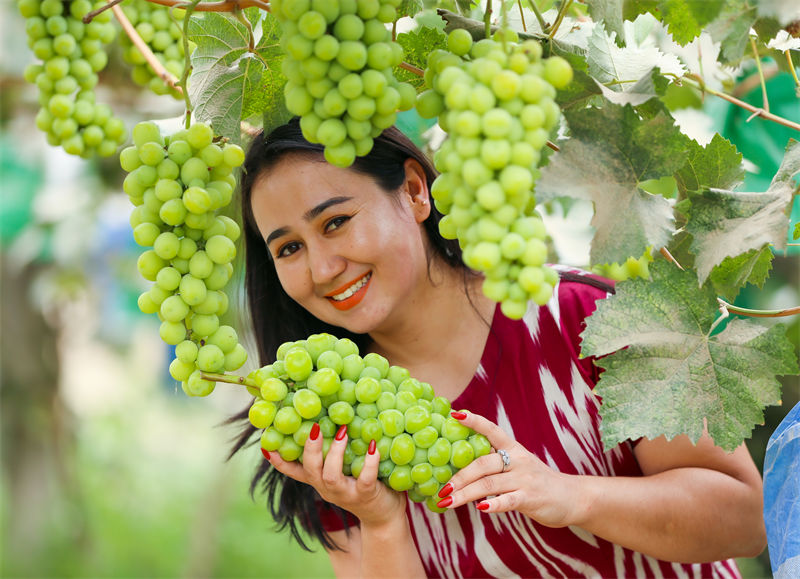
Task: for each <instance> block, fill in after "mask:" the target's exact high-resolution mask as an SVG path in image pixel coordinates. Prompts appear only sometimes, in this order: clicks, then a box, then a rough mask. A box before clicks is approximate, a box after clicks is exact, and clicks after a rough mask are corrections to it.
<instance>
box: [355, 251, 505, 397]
mask: <svg viewBox="0 0 800 579" xmlns="http://www.w3.org/2000/svg"><path fill="white" fill-rule="evenodd" d="M429 281H430V283H428V284H426V287H425V288H424V291H420V292H418V294H417V295H415V296H410V297H409V300H408V303H407V304H406V307H405V308H403V311H402V312H398V316H396V318H395V319H394V320H393V321H392V323H391V325H390V326H388V327H387V328H386V329H382V330H380V331H377V332H373V333H371V334H370V338H372V344H371V346H370V348H369V349H370V350H371V351H374V352H377V353H379V354H381V355H382V356H385V357H386V358H387V359H388V360H389V361H390V362H391V363H392V364H395V365H398V366H403V367H405V368H408V369H409V370H410V371H411V375H412V376H414V377H415V378H418V379H420V380H425V381H428V382H431V383H432V384H433V385H434V388H436V391H437V394H445V395H448V397H451V396H452V395H453V394H454V393H456V391H458V393H460V390H459V388H461V389H463V387H465V386H466V384H467V383H468V378H470V377H471V376H472V374H473V373H474V371H475V369H476V367H477V365H478V363H479V362H480V357H481V354H482V352H483V347H484V345H485V343H486V337H487V336H488V332H489V327H490V325H491V321H492V316H493V314H494V309H495V303H494V302H493V301H491V300H489V299H488V298H486V297H485V296H484V295H483V293H482V292H481V289H480V286H481V282H482V279H481V278H480V277H477V276H474V275H469V274H468V275H467V276H466V278H465V276H464V271H463V270H461V269H458V270H456V269H453V268H451V267H447V266H443V265H439V267H434V266H432V267H431V272H430V280H429ZM450 378H452V380H451V379H450ZM465 378H466V379H467V380H466V382H465V381H464V380H465ZM448 383H449V384H448ZM437 384H438V385H437ZM445 391H446V392H445Z"/></svg>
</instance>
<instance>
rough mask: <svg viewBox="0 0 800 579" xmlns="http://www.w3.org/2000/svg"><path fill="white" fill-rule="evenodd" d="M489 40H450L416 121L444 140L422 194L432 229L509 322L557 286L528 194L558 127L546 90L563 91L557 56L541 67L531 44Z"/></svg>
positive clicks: (429, 78) (465, 36) (434, 56)
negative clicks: (477, 274)
mask: <svg viewBox="0 0 800 579" xmlns="http://www.w3.org/2000/svg"><path fill="white" fill-rule="evenodd" d="M498 35H499V36H496V39H484V40H481V41H479V42H477V43H474V44H473V42H472V37H471V36H470V35H469V33H468V32H467V31H465V30H463V29H456V30H454V31H452V32H451V33H450V34H449V36H448V50H438V51H434V52H432V53H431V55H430V57H429V60H428V68H427V70H426V72H425V78H426V82H427V83H428V85H429V86H430V87H431V88H430V89H429V90H427V91H425V92H423V93H422V94H421V95H420V96H419V98H418V102H417V111H418V112H419V113H420V115H421V116H423V117H428V118H432V117H435V116H439V124H440V126H441V127H442V129H443V130H445V131H446V132H447V133H448V138H447V139H446V140H445V141H444V143H443V144H442V146H441V148H440V149H439V150H438V151H437V152H436V155H435V156H434V163H435V165H436V168H437V169H438V170H439V171H440V175H439V177H437V179H436V181H435V182H434V183H433V186H432V188H431V194H432V195H433V198H434V200H435V203H436V207H437V208H438V209H439V210H440V211H441V212H442V213H444V214H445V216H444V218H443V219H442V220H441V222H440V224H439V229H440V231H441V233H442V235H443V236H444V237H446V238H448V239H458V240H459V243H460V244H461V247H462V248H463V257H464V263H466V264H467V265H468V266H469V267H471V268H472V269H475V270H478V271H481V272H483V273H484V274H485V280H484V283H483V292H484V294H486V296H488V297H489V298H491V299H493V300H494V301H497V302H500V304H501V309H502V311H503V313H504V314H505V315H506V316H508V317H509V318H514V319H519V318H521V317H522V316H523V315H524V314H525V311H526V309H527V303H528V301H529V300H533V301H534V302H535V303H537V304H539V305H544V304H545V303H546V302H547V301H548V300H549V299H550V297H551V295H552V292H553V286H554V285H555V283H556V281H557V279H558V275H557V274H556V272H555V271H554V270H553V269H552V268H550V267H548V266H546V265H545V261H546V258H547V245H546V243H545V238H546V232H545V229H544V226H543V224H542V221H541V218H540V217H539V216H538V215H537V214H536V212H535V205H536V201H535V198H534V193H533V189H534V184H535V182H536V179H537V178H538V177H539V170H538V168H537V167H538V165H539V161H540V160H541V151H542V149H543V148H544V147H545V145H546V143H547V138H548V136H549V134H550V132H551V131H552V130H553V129H554V128H555V127H556V125H557V124H558V121H559V118H560V109H559V107H558V105H557V104H556V103H555V100H554V98H555V95H556V89H558V88H563V87H564V86H566V85H567V84H568V83H569V82H570V80H571V78H572V69H571V68H570V66H569V64H568V63H567V61H566V60H564V59H563V58H560V57H557V56H556V57H551V58H548V59H546V60H542V59H541V52H542V49H541V46H540V45H539V43H538V42H536V41H532V40H530V41H526V42H523V43H521V44H518V43H516V34H515V33H513V32H512V31H508V30H501V31H500V32H499V33H498Z"/></svg>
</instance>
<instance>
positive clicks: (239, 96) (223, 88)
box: [189, 12, 265, 143]
mask: <svg viewBox="0 0 800 579" xmlns="http://www.w3.org/2000/svg"><path fill="white" fill-rule="evenodd" d="M249 38H250V36H249V32H248V30H247V27H246V26H244V24H242V23H241V22H239V21H238V20H235V19H233V18H230V17H226V16H222V15H221V14H217V13H215V12H206V13H204V14H203V16H202V17H201V18H197V17H193V18H191V19H190V21H189V39H190V40H191V41H192V42H194V43H195V44H196V45H197V48H196V49H195V50H194V52H193V53H192V67H193V70H192V76H191V78H190V81H189V97H190V100H191V101H192V103H193V105H194V111H193V112H194V115H195V117H196V118H197V119H198V120H201V121H206V122H211V124H212V125H213V127H214V131H215V132H216V133H217V134H218V135H221V136H223V137H228V138H229V139H231V140H232V141H233V142H235V143H237V142H239V141H240V140H241V129H240V124H241V120H242V110H243V102H244V95H245V94H247V93H249V92H250V91H257V90H259V87H260V85H261V76H262V73H263V72H264V69H265V66H264V63H263V61H262V60H261V59H260V58H258V57H257V56H255V55H254V54H252V53H250V52H248V50H247V47H248V42H249Z"/></svg>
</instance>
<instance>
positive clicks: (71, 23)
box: [17, 0, 128, 158]
mask: <svg viewBox="0 0 800 579" xmlns="http://www.w3.org/2000/svg"><path fill="white" fill-rule="evenodd" d="M104 4H105V2H96V3H93V2H91V1H90V0H68V1H62V0H17V6H18V8H19V10H20V12H21V13H22V15H23V16H24V17H25V30H26V32H27V36H28V46H29V47H30V49H31V50H32V51H33V54H34V56H36V58H37V59H39V60H40V61H41V62H36V63H33V64H30V65H28V67H27V68H26V69H25V80H26V81H28V82H30V83H32V84H35V85H36V87H37V88H38V89H39V105H40V107H41V108H40V109H39V112H38V113H37V115H36V126H37V127H38V128H39V129H40V130H41V131H43V132H44V133H46V134H47V142H48V143H49V144H50V145H52V146H61V147H62V148H63V149H64V150H65V151H66V152H67V153H69V154H70V155H79V156H81V157H86V158H88V157H91V156H93V155H94V154H97V155H100V156H102V157H110V156H111V155H113V154H114V153H116V151H117V148H118V147H119V145H120V144H122V143H123V142H124V141H125V139H127V137H128V131H127V129H126V128H125V124H124V123H123V122H122V120H121V119H119V118H117V117H115V116H114V115H113V114H112V111H111V108H110V107H109V106H108V105H106V104H100V103H96V102H95V94H94V87H95V86H96V85H97V82H98V76H97V74H98V73H99V72H100V71H101V70H103V69H104V68H105V66H106V63H107V62H108V57H107V56H106V53H105V51H104V50H103V46H104V45H105V44H108V43H110V42H111V41H112V40H114V37H115V36H116V32H117V31H116V28H115V27H114V25H113V23H112V22H111V20H110V18H111V15H110V13H109V12H103V13H100V14H98V15H97V16H95V17H94V18H93V19H92V21H91V22H89V23H88V24H84V23H83V20H82V19H83V17H84V16H85V15H86V14H88V13H89V12H90V11H91V10H92V9H93V8H95V7H97V6H102V5H104Z"/></svg>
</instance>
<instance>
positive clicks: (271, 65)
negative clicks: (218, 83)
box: [241, 11, 286, 119]
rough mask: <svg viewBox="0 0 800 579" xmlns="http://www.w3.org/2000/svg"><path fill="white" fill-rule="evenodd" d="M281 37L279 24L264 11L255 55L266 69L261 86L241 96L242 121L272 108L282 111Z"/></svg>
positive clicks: (283, 107) (283, 78)
mask: <svg viewBox="0 0 800 579" xmlns="http://www.w3.org/2000/svg"><path fill="white" fill-rule="evenodd" d="M259 12H261V11H259ZM280 36H281V28H280V24H279V23H278V21H277V19H276V18H275V17H274V16H273V15H272V14H271V13H269V12H266V13H265V16H264V19H263V20H262V21H261V38H260V39H259V40H258V43H257V44H256V47H255V50H256V54H258V56H259V57H260V58H261V60H262V62H264V65H265V68H264V71H263V73H262V74H261V83H260V86H259V87H258V88H257V89H256V90H251V91H248V92H246V93H245V94H244V101H243V103H242V114H241V118H242V119H249V118H250V117H252V116H255V115H263V114H265V113H267V112H268V111H269V110H270V109H272V108H275V109H278V110H281V109H285V104H284V99H283V86H284V84H285V83H286V77H284V76H283V73H282V72H281V63H282V62H283V54H284V53H283V50H282V49H281V47H280ZM284 116H285V115H284Z"/></svg>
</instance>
